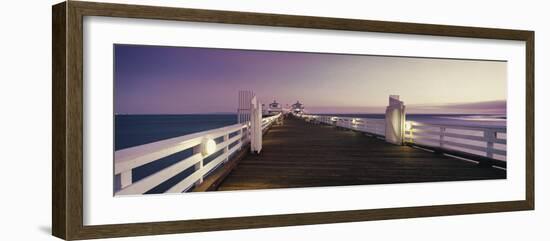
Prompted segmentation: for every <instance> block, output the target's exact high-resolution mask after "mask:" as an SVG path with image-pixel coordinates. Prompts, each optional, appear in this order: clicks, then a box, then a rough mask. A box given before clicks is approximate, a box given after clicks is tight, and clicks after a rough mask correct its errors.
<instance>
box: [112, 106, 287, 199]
mask: <svg viewBox="0 0 550 241" xmlns="http://www.w3.org/2000/svg"><path fill="white" fill-rule="evenodd" d="M280 117H281V114H279V115H276V116H271V117H267V118H263V119H262V131H264V130H266V129H267V128H269V127H271V126H272V124H273V123H274V122H275V121H276V120H277V118H280ZM249 130H250V123H241V124H235V125H230V126H226V127H222V128H218V129H213V130H208V131H203V132H198V133H193V134H189V135H184V136H180V137H175V138H170V139H166V140H162V141H157V142H153V143H148V144H144V145H140V146H135V147H130V148H126V149H123V150H118V151H116V152H115V162H114V163H115V165H114V176H115V180H116V181H115V183H117V185H116V186H115V194H116V195H125V194H143V193H146V192H148V191H149V190H151V189H153V188H155V187H156V186H158V185H160V184H161V183H163V182H165V181H167V180H168V179H170V178H172V177H174V176H176V175H178V174H179V173H181V172H183V171H185V170H187V169H189V168H194V171H193V173H192V174H190V175H189V176H187V177H185V178H184V179H183V180H181V181H180V182H178V183H177V184H175V185H173V186H172V187H171V188H169V189H168V190H167V191H166V192H167V193H179V192H184V191H186V190H189V189H191V188H192V187H193V186H194V185H197V184H200V183H201V182H202V181H203V179H204V178H205V177H206V176H207V175H208V174H209V173H210V172H212V171H213V170H215V169H216V168H217V167H219V166H220V165H221V164H223V163H224V162H227V161H228V160H229V158H230V157H231V156H232V155H233V154H235V153H236V152H237V151H238V150H240V149H241V148H242V147H243V146H244V145H245V144H246V143H248V142H249V141H250V131H249ZM216 139H218V143H216V141H215V140H216ZM186 150H192V151H193V152H192V155H191V156H189V157H187V158H185V159H183V160H181V161H179V162H176V163H175V164H172V165H170V166H168V167H166V168H164V169H162V170H160V171H158V172H156V173H152V174H150V175H149V176H147V177H145V178H143V179H141V180H139V181H136V182H133V181H132V170H134V169H135V168H138V167H141V166H143V165H146V164H148V163H152V162H154V161H157V160H159V159H161V158H164V157H167V156H170V155H172V154H176V153H179V152H182V151H186ZM220 152H221V153H220ZM218 153H219V155H218V156H217V157H216V158H215V159H213V160H211V161H209V162H208V163H207V164H205V163H204V162H203V161H204V159H206V158H208V157H211V156H212V155H214V154H218Z"/></svg>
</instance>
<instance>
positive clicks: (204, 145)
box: [201, 138, 216, 156]
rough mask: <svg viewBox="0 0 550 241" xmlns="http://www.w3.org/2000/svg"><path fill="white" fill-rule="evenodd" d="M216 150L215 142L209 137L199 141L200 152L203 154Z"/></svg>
mask: <svg viewBox="0 0 550 241" xmlns="http://www.w3.org/2000/svg"><path fill="white" fill-rule="evenodd" d="M214 151H216V142H215V141H214V140H212V139H210V138H204V139H203V140H202V142H201V152H202V155H203V156H207V155H210V154H212V153H214Z"/></svg>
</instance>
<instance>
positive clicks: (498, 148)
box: [405, 121, 506, 161]
mask: <svg viewBox="0 0 550 241" xmlns="http://www.w3.org/2000/svg"><path fill="white" fill-rule="evenodd" d="M405 142H406V143H410V144H420V145H423V146H429V147H435V148H439V149H451V150H456V151H460V152H466V153H469V154H474V155H478V156H484V157H487V158H491V159H496V160H502V161H505V160H506V128H496V127H469V126H452V125H436V124H427V123H419V122H414V121H407V122H406V124H405Z"/></svg>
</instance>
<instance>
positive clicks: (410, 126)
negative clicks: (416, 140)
mask: <svg viewBox="0 0 550 241" xmlns="http://www.w3.org/2000/svg"><path fill="white" fill-rule="evenodd" d="M411 129H412V123H411V122H410V121H407V122H405V131H411Z"/></svg>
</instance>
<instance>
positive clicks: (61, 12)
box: [52, 1, 535, 240]
mask: <svg viewBox="0 0 550 241" xmlns="http://www.w3.org/2000/svg"><path fill="white" fill-rule="evenodd" d="M52 11H53V14H52V26H53V30H52V31H53V32H52V35H53V37H52V38H53V41H52V60H53V66H52V80H53V88H52V89H53V93H52V94H53V113H52V116H53V124H52V125H53V126H52V127H53V139H52V142H53V147H52V148H53V149H52V233H53V235H54V236H56V237H59V238H62V239H66V240H76V239H92V238H111V237H122V236H138V235H156V234H172V233H186V232H202V231H214V230H230V229H246V228H264V227H278V226H291V225H308V224H324V223H339V222H355V221H368V220H384V219H398V218H414V217H430V216H443V215H461V214H475V213H492V212H505V211H520V210H533V209H534V202H535V198H534V192H535V191H534V190H535V189H534V173H535V172H534V110H535V109H534V39H535V38H534V32H533V31H523V30H508V29H491V28H476V27H461V26H444V25H432V24H416V23H401V22H385V21H369V20H356V19H338V18H325V17H308V16H290V15H275V14H262V13H245V12H229V11H212V10H198V9H182V8H169V7H155V6H137V5H122V4H109V3H94V2H78V1H68V2H63V3H59V4H57V5H54V6H53V8H52ZM84 16H107V17H117V18H143V19H160V20H175V21H191V22H208V23H229V24H244V25H259V26H280V27H298V28H313V29H328V30H347V31H365V32H380V33H399V34H416V35H433V36H452V37H465V38H480V39H497V40H519V41H524V42H525V43H526V49H525V60H526V66H525V67H526V72H525V77H526V83H525V85H526V93H525V94H526V113H525V117H526V132H525V133H526V136H525V138H526V143H525V144H526V156H525V162H526V163H525V164H526V173H525V178H526V179H525V185H526V186H525V190H526V193H525V197H526V198H525V199H524V200H511V201H502V202H489V203H474V204H456V205H436V206H418V207H403V208H384V209H369V210H349V211H336V212H316V213H301V214H285V215H267V216H250V217H235V218H215V219H201V220H181V221H168V222H152V223H132V224H113V225H96V226H87V225H84V224H83V208H84V207H83V171H84V170H83V101H84V100H83V18H84Z"/></svg>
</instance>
